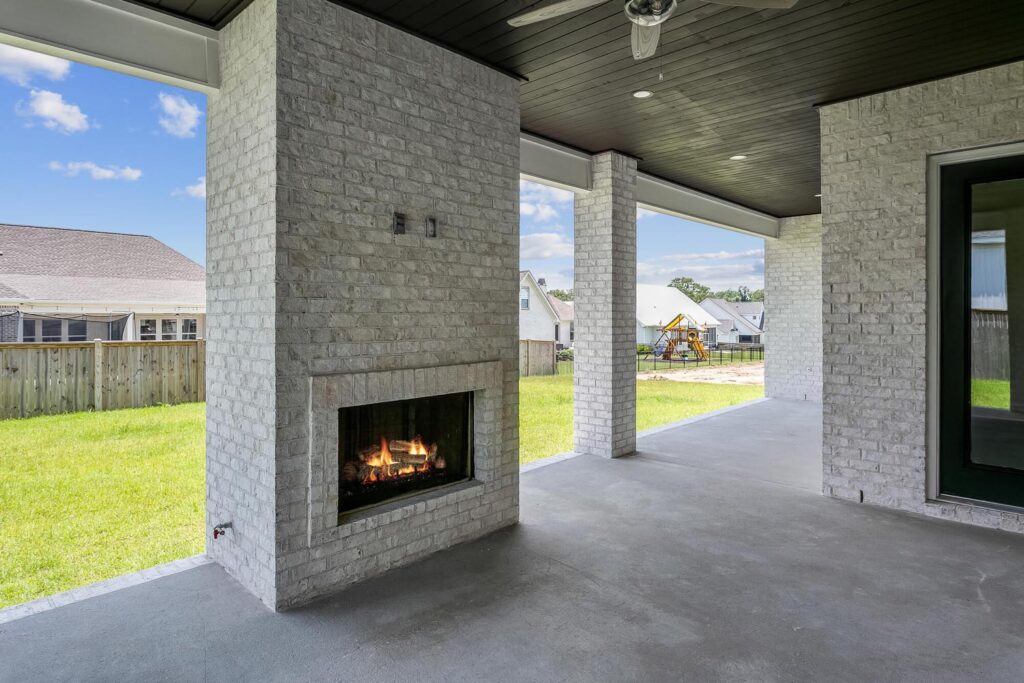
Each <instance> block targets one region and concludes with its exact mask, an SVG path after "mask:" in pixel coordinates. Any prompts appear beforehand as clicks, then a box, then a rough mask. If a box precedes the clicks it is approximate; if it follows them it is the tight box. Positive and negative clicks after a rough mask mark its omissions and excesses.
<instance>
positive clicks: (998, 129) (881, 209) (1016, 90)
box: [820, 62, 1024, 532]
mask: <svg viewBox="0 0 1024 683" xmlns="http://www.w3.org/2000/svg"><path fill="white" fill-rule="evenodd" d="M820 112H821V170H822V193H823V198H822V230H823V233H822V272H823V282H824V297H825V299H824V319H823V337H824V347H823V369H824V383H823V401H824V491H825V493H826V494H827V495H831V496H836V497H839V498H845V499H852V500H859V499H860V497H861V495H863V499H864V501H865V502H868V503H875V504H879V505H884V506H889V507H893V508H899V509H902V510H911V511H914V512H920V513H924V514H928V515H932V516H939V517H947V518H952V519H957V520H961V521H966V522H971V523H974V524H980V525H984V526H989V527H997V528H1002V529H1006V530H1011V531H1018V532H1020V531H1024V519H1022V516H1021V515H1016V514H1013V513H1011V512H1000V511H996V510H991V509H987V508H982V507H975V506H971V505H953V504H947V503H937V504H935V503H928V502H927V501H926V496H927V491H926V483H925V481H926V474H925V473H926V459H927V453H926V438H925V437H926V423H925V418H926V402H927V395H926V392H927V380H926V326H927V311H926V304H927V283H926V270H927V262H926V259H927V255H926V248H925V243H926V232H927V226H926V221H927V202H926V167H927V158H928V155H930V154H935V153H940V152H947V151H953V150H958V149H966V148H972V147H981V146H986V145H995V144H1001V143H1008V142H1015V141H1019V140H1021V139H1022V138H1024V62H1016V63H1013V64H1008V65H1005V66H999V67H996V68H992V69H985V70H982V71H976V72H973V73H969V74H964V75H961V76H956V77H953V78H947V79H944V80H940V81H935V82H931V83H925V84H922V85H916V86H912V87H908V88H903V89H900V90H895V91H892V92H887V93H883V94H879V95H872V96H870V97H864V98H861V99H857V100H851V101H848V102H843V103H839V104H835V105H831V106H827V107H823V108H822V109H821V110H820Z"/></svg>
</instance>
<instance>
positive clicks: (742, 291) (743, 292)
mask: <svg viewBox="0 0 1024 683" xmlns="http://www.w3.org/2000/svg"><path fill="white" fill-rule="evenodd" d="M736 293H737V294H739V295H740V301H750V287H745V286H743V285H740V286H739V287H738V288H737V289H736Z"/></svg>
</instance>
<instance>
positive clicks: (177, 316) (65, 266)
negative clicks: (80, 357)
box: [0, 225, 206, 343]
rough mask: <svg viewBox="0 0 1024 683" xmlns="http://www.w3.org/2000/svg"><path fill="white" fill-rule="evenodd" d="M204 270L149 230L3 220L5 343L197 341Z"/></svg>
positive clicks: (0, 298) (0, 329) (201, 331)
mask: <svg viewBox="0 0 1024 683" xmlns="http://www.w3.org/2000/svg"><path fill="white" fill-rule="evenodd" d="M205 327H206V270H205V269H204V268H203V267H202V266H200V265H199V264H198V263H195V262H194V261H192V260H190V259H188V258H186V257H185V256H184V255H182V254H180V253H178V252H177V251H175V250H173V249H171V248H170V247H168V246H167V245H165V244H163V243H161V242H159V241H157V240H155V239H153V238H152V237H147V236H144V235H126V234H121V233H112V232H93V231H88V230H66V229H61V228H39V227H33V226H24V225H0V342H8V343H9V342H16V343H17V342H22V343H42V342H46V343H52V342H75V341H79V342H81V341H92V340H94V339H103V340H113V341H122V340H145V341H177V340H189V339H199V338H202V337H204V336H205V333H206V330H205Z"/></svg>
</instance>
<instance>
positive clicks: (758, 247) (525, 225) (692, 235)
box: [519, 180, 764, 290]
mask: <svg viewBox="0 0 1024 683" xmlns="http://www.w3.org/2000/svg"><path fill="white" fill-rule="evenodd" d="M519 190H520V204H519V211H520V216H521V219H520V227H521V237H520V266H521V268H522V269H523V270H530V271H532V272H533V274H534V275H535V276H536V277H538V278H544V279H546V280H547V282H548V286H549V287H551V288H557V289H568V288H570V287H572V271H573V259H572V252H573V223H572V221H573V194H572V193H571V192H568V191H566V190H560V189H556V188H553V187H548V186H545V185H539V184H537V183H532V182H529V181H525V180H524V181H521V182H520V183H519ZM636 260H637V281H638V282H642V283H646V284H655V285H667V284H668V283H669V282H670V281H671V280H672V278H675V277H682V276H687V277H692V278H694V279H695V280H697V281H698V282H701V283H703V284H705V285H707V286H709V287H711V288H712V289H714V290H722V289H735V288H737V287H739V286H740V285H745V286H747V287H750V289H752V290H753V289H761V288H762V287H763V286H764V240H762V239H760V238H758V237H750V236H749V235H743V234H740V233H735V232H731V231H729V230H722V229H721V228H713V227H711V226H707V225H703V224H701V223H695V222H693V221H687V220H683V219H682V218H676V217H674V216H666V215H664V214H659V213H654V212H652V211H647V210H644V209H641V210H640V211H639V212H638V214H637V259H636Z"/></svg>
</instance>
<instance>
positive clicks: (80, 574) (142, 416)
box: [0, 403, 205, 607]
mask: <svg viewBox="0 0 1024 683" xmlns="http://www.w3.org/2000/svg"><path fill="white" fill-rule="evenodd" d="M204 423H205V419H204V406H203V404H200V403H192V404H187V405H180V406H173V407H171V406H167V407H157V408H141V409H137V410H116V411H110V412H105V413H75V414H72V415H57V416H49V417H36V418H30V419H27V420H4V421H0V444H3V450H2V452H0V607H3V606H5V605H11V604H16V603H19V602H25V601H27V600H33V599H35V598H39V597H42V596H45V595H50V594H52V593H57V592H60V591H64V590H67V589H69V588H74V587H76V586H81V585H84V584H87V583H91V582H93V581H99V580H102V579H108V578H111V577H114V576H118V575H120V574H124V573H126V572H132V571H137V570H140V569H145V568H147V567H152V566H153V565H157V564H160V563H162V562H168V561H170V560H176V559H179V558H182V557H188V556H190V555H195V554H196V553H200V552H202V551H203V514H204V513H203V508H204V503H203V501H204V497H205V491H204V488H205V487H204V483H203V482H204V478H205V466H204V450H205V449H204V445H203V439H204V433H205V429H204Z"/></svg>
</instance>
